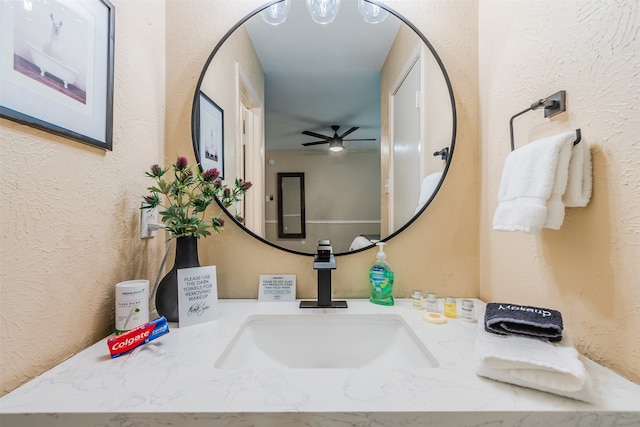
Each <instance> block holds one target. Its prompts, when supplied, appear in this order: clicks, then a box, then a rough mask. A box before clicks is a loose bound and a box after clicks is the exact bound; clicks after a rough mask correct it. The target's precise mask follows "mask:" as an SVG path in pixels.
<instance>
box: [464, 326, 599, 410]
mask: <svg viewBox="0 0 640 427" xmlns="http://www.w3.org/2000/svg"><path fill="white" fill-rule="evenodd" d="M475 360H476V373H477V374H478V375H480V376H483V377H486V378H490V379H493V380H497V381H501V382H505V383H509V384H515V385H519V386H522V387H528V388H533V389H536V390H542V391H546V392H548V393H553V394H558V395H561V396H566V397H571V398H573V399H578V400H582V401H584V402H589V403H593V402H594V401H595V400H596V393H595V391H594V388H593V384H592V382H591V377H590V375H589V374H588V372H587V371H586V370H585V368H584V365H583V364H582V362H581V361H580V359H578V352H577V351H576V349H575V348H574V347H573V345H572V344H571V341H570V340H569V338H568V337H567V335H566V333H565V335H564V337H563V339H562V341H560V342H558V343H550V342H545V341H542V340H538V339H535V338H526V337H521V336H516V335H506V336H505V335H497V334H492V333H489V332H487V331H485V329H484V322H482V321H481V322H478V329H477V334H476V348H475Z"/></svg>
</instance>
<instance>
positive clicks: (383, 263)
mask: <svg viewBox="0 0 640 427" xmlns="http://www.w3.org/2000/svg"><path fill="white" fill-rule="evenodd" d="M376 245H378V247H379V248H380V250H379V251H378V253H377V254H376V260H375V261H374V263H373V265H372V266H371V269H370V270H369V282H370V283H371V298H369V301H371V302H372V303H374V304H380V305H393V271H391V266H390V265H389V263H388V262H387V254H385V253H384V249H383V247H384V245H385V243H384V242H378V243H376Z"/></svg>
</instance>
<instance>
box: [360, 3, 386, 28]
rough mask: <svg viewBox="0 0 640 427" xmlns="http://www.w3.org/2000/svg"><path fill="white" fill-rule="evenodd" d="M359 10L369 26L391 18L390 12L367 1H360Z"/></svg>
mask: <svg viewBox="0 0 640 427" xmlns="http://www.w3.org/2000/svg"><path fill="white" fill-rule="evenodd" d="M358 10H359V11H360V13H361V14H362V17H363V18H364V22H366V23H367V24H379V23H380V22H382V21H384V20H385V19H387V16H389V12H387V11H386V10H384V9H383V8H381V7H380V6H378V5H377V4H373V3H370V2H368V1H367V0H358Z"/></svg>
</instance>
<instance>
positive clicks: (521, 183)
mask: <svg viewBox="0 0 640 427" xmlns="http://www.w3.org/2000/svg"><path fill="white" fill-rule="evenodd" d="M575 138H576V135H575V132H566V133H562V134H559V135H555V136H551V137H548V138H543V139H539V140H537V141H534V142H532V143H530V144H527V145H525V146H523V147H521V148H518V149H517V150H514V151H512V152H511V153H509V156H507V159H506V161H505V165H504V170H503V172H502V180H501V182H500V190H499V191H498V207H497V209H496V212H495V214H494V217H493V229H494V230H502V231H525V232H527V233H537V232H539V231H540V230H541V229H542V228H543V227H546V228H553V229H556V230H557V229H559V228H560V226H561V225H562V222H563V221H564V203H563V202H562V196H563V194H564V193H565V190H566V188H567V181H568V178H569V162H570V159H571V151H572V148H573V141H574V140H575Z"/></svg>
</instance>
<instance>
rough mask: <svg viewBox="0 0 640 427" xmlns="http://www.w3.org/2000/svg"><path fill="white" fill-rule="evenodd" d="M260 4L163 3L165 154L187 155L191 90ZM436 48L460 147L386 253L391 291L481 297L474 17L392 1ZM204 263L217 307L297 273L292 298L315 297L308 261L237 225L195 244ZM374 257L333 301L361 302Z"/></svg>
mask: <svg viewBox="0 0 640 427" xmlns="http://www.w3.org/2000/svg"><path fill="white" fill-rule="evenodd" d="M261 3H263V2H262V1H261V0H244V1H238V0H215V1H210V0H199V1H195V0H194V1H170V2H168V3H167V10H168V13H167V99H170V100H171V102H168V105H167V137H168V150H167V153H170V154H171V156H173V153H187V154H189V156H190V158H191V159H193V154H192V153H191V142H190V138H191V135H190V131H189V117H190V114H191V110H190V105H191V98H192V95H193V91H194V90H195V85H196V83H197V77H198V74H199V72H200V70H201V68H202V66H203V64H204V61H205V59H206V57H207V56H208V54H209V53H210V52H211V50H212V49H213V48H214V46H215V44H216V43H217V42H218V40H219V39H220V38H221V37H222V36H223V35H224V33H225V32H226V31H227V30H228V29H230V28H231V26H232V25H233V24H234V23H235V22H236V21H238V20H239V19H240V18H242V17H243V16H244V15H246V14H247V13H249V12H251V11H252V10H254V9H255V8H257V7H258V6H260V5H261ZM388 4H389V5H390V6H391V7H392V8H394V9H396V10H397V11H399V12H400V13H401V14H403V15H405V16H407V17H409V19H410V20H411V21H412V22H413V23H414V24H416V25H417V26H418V27H419V28H420V29H421V30H422V31H423V32H424V34H425V35H426V37H427V38H429V39H430V40H431V41H432V42H433V44H434V45H435V48H436V50H437V51H438V52H439V53H440V55H441V57H442V59H443V61H444V63H445V65H446V67H447V69H448V70H449V72H450V76H451V79H452V80H453V86H454V87H455V91H456V98H457V100H458V111H459V119H460V122H459V127H458V131H459V133H458V142H457V144H458V147H459V151H458V152H456V155H455V157H454V160H453V165H452V167H451V169H450V175H449V179H447V181H446V183H445V184H444V186H443V189H442V192H441V193H440V194H439V195H438V196H437V197H436V199H435V200H434V202H433V205H432V207H431V208H430V209H429V210H428V211H427V213H426V214H424V215H422V216H421V217H420V218H419V219H418V220H417V221H415V223H413V224H412V225H411V226H410V227H409V228H408V229H407V230H406V232H405V233H403V234H402V235H400V236H398V237H396V238H394V239H393V240H392V241H391V242H390V243H389V245H388V246H387V248H386V252H387V255H388V259H389V261H390V262H391V264H392V266H393V267H394V269H395V270H396V291H395V294H396V295H397V296H400V297H408V296H409V294H410V291H411V290H412V289H423V290H424V291H427V290H429V291H435V292H438V293H439V294H441V295H444V294H452V295H466V296H476V295H477V294H478V277H477V271H478V262H479V260H478V251H477V247H478V233H477V227H478V215H477V214H476V213H477V212H478V210H479V199H478V185H477V179H478V170H479V169H478V167H479V162H478V148H477V138H476V135H477V132H478V123H477V118H478V113H477V102H476V100H477V44H476V41H475V40H476V34H477V32H476V31H477V8H476V6H475V3H473V2H460V1H454V0H451V1H437V2H425V1H423V0H410V1H406V0H405V1H401V0H396V1H389V2H388ZM199 247H200V261H201V263H202V264H216V265H217V268H218V287H219V295H220V296H221V297H222V298H230V297H233V298H255V297H256V296H257V291H258V287H257V285H258V276H259V275H260V274H284V273H290V274H296V275H297V284H298V291H299V292H298V296H299V297H302V298H310V297H314V296H315V295H316V273H315V271H314V270H313V268H312V259H311V258H310V257H303V256H296V255H292V254H287V253H283V252H282V251H279V250H276V249H273V248H271V247H270V246H267V245H265V244H260V243H258V242H256V241H255V240H254V239H253V238H252V237H250V236H249V235H247V234H246V233H244V232H243V231H242V230H240V229H239V228H238V227H236V226H235V225H234V224H229V225H228V226H227V228H226V230H225V231H224V232H223V233H222V234H221V235H217V236H211V237H209V238H207V239H205V240H202V241H201V242H200V246H199ZM374 254H375V250H369V251H365V252H362V253H358V254H354V255H349V256H347V257H340V258H339V259H338V260H337V263H338V269H337V270H336V271H335V272H334V276H333V283H334V294H335V295H336V296H340V297H367V296H368V279H367V272H368V269H369V266H370V263H371V262H372V261H373V258H374Z"/></svg>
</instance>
